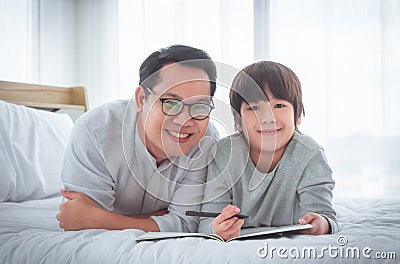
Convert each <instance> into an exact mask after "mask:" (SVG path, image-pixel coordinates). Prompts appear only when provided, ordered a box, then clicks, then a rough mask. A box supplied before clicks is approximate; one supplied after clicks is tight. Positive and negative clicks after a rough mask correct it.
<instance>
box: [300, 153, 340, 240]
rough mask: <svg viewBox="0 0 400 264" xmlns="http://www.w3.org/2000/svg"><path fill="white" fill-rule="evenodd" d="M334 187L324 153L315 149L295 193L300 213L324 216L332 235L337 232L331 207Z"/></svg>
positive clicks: (337, 228) (334, 215) (335, 220)
mask: <svg viewBox="0 0 400 264" xmlns="http://www.w3.org/2000/svg"><path fill="white" fill-rule="evenodd" d="M334 186H335V182H334V180H333V178H332V170H331V168H330V167H329V165H328V161H327V159H326V157H325V155H324V152H323V150H322V149H317V150H316V151H315V152H314V153H313V155H312V157H311V159H310V161H309V162H308V164H307V166H306V167H305V169H304V171H303V174H302V176H301V179H300V182H299V185H298V188H297V193H298V195H299V200H300V207H301V209H302V211H304V212H314V213H318V214H320V215H322V216H324V217H325V218H326V219H327V220H328V222H329V224H330V227H331V233H332V234H333V233H336V232H338V231H339V226H338V223H337V219H336V212H335V210H334V209H333V206H332V190H333V188H334Z"/></svg>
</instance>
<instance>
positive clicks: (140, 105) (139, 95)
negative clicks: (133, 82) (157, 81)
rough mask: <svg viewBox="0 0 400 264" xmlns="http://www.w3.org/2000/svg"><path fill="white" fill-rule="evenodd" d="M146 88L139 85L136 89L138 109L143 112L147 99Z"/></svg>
mask: <svg viewBox="0 0 400 264" xmlns="http://www.w3.org/2000/svg"><path fill="white" fill-rule="evenodd" d="M145 99H146V98H145V94H144V89H143V87H142V86H138V87H137V88H136V91H135V102H136V111H137V112H141V111H142V110H143V104H144V100H145Z"/></svg>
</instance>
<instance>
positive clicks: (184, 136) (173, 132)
mask: <svg viewBox="0 0 400 264" xmlns="http://www.w3.org/2000/svg"><path fill="white" fill-rule="evenodd" d="M168 132H169V133H170V134H171V135H173V136H174V137H177V138H187V137H188V136H189V134H186V133H179V132H175V131H171V130H168Z"/></svg>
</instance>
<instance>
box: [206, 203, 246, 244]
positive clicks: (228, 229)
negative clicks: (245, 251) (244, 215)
mask: <svg viewBox="0 0 400 264" xmlns="http://www.w3.org/2000/svg"><path fill="white" fill-rule="evenodd" d="M239 212H240V209H239V208H238V207H236V206H234V205H228V206H227V207H225V208H224V209H222V212H221V214H220V215H219V216H217V217H216V218H215V219H214V220H213V228H214V231H215V233H216V234H217V235H219V236H220V237H222V238H223V239H224V240H228V239H231V238H234V237H238V236H240V228H241V227H242V225H243V224H244V220H243V219H238V218H237V217H233V216H234V215H237V214H238V213H239Z"/></svg>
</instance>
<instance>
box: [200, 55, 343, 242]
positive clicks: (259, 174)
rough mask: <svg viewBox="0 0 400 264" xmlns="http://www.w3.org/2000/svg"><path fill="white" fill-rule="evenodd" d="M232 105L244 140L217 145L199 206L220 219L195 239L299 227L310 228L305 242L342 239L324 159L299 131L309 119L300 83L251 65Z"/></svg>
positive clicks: (264, 64) (284, 71) (205, 222)
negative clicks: (303, 117)
mask: <svg viewBox="0 0 400 264" xmlns="http://www.w3.org/2000/svg"><path fill="white" fill-rule="evenodd" d="M230 104H231V107H232V111H233V114H234V118H235V126H236V128H237V130H238V131H239V133H238V134H234V135H231V136H229V137H227V138H225V139H222V140H221V141H219V142H218V144H217V152H216V156H215V158H214V160H213V161H212V162H211V164H210V165H209V167H208V176H207V185H206V188H205V196H204V200H203V205H202V211H211V212H214V211H215V212H221V214H220V215H219V216H218V217H216V218H215V219H211V218H201V219H200V224H199V228H198V231H199V232H212V233H216V234H218V235H220V236H221V237H222V238H224V239H225V240H226V239H230V238H232V237H236V236H239V235H240V229H241V228H242V227H258V226H283V225H290V224H297V223H298V222H299V223H300V224H312V225H313V228H311V229H308V230H304V231H301V232H302V233H305V234H313V235H320V234H327V233H334V232H336V231H338V225H337V221H336V217H335V211H334V210H333V208H332V204H331V199H332V189H333V187H334V181H333V179H332V171H331V169H330V167H329V166H328V164H327V160H326V157H325V155H324V151H323V149H322V148H321V147H320V146H319V145H318V144H317V143H316V142H315V141H314V140H313V139H312V138H310V137H308V136H306V135H303V134H301V133H300V132H299V131H298V129H297V126H298V125H300V122H301V115H302V114H303V115H304V109H303V103H302V93H301V85H300V82H299V80H298V78H297V76H296V75H295V74H294V73H293V72H292V71H291V70H290V69H289V68H288V67H286V66H284V65H281V64H279V63H275V62H270V61H261V62H258V63H254V64H252V65H249V66H247V67H245V68H244V69H243V71H241V72H240V73H238V74H237V76H236V77H235V79H234V81H233V84H232V89H231V92H230ZM239 212H241V214H244V215H249V216H251V218H250V219H246V220H243V219H238V218H237V217H235V215H236V214H238V213H239Z"/></svg>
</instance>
